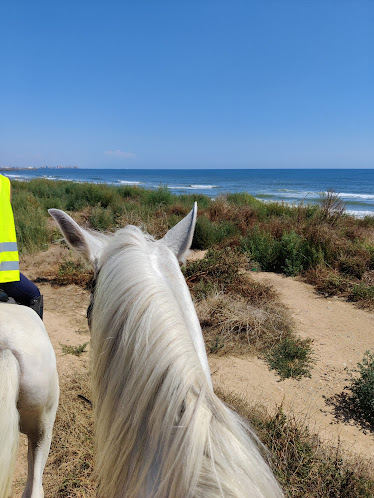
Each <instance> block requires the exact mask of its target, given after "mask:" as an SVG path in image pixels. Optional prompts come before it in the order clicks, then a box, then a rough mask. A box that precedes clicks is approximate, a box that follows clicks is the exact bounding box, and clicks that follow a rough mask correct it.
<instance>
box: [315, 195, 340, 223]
mask: <svg viewBox="0 0 374 498" xmlns="http://www.w3.org/2000/svg"><path fill="white" fill-rule="evenodd" d="M320 204H321V215H322V217H323V218H325V219H329V221H330V222H333V223H334V222H336V221H337V220H338V219H339V218H341V216H342V215H343V214H344V212H345V203H344V202H343V201H342V200H341V198H340V197H339V195H338V194H337V193H336V192H335V191H334V190H332V189H329V190H328V191H327V192H323V193H322V194H321V201H320Z"/></svg>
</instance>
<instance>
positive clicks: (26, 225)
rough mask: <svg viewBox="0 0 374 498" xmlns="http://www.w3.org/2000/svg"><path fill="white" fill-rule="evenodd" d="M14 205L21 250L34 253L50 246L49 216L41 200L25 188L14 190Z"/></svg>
mask: <svg viewBox="0 0 374 498" xmlns="http://www.w3.org/2000/svg"><path fill="white" fill-rule="evenodd" d="M12 206H13V213H14V222H15V226H16V232H17V242H18V249H19V251H20V252H27V253H33V252H37V251H40V250H42V249H47V247H48V230H47V217H46V213H45V212H44V211H43V209H42V207H41V205H40V203H39V200H38V199H37V198H36V197H35V196H34V195H33V194H32V193H31V192H27V191H25V190H20V191H16V192H13V196H12Z"/></svg>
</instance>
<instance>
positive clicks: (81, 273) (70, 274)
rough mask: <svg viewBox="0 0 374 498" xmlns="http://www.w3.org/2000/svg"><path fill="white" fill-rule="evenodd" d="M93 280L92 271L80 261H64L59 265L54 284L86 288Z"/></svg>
mask: <svg viewBox="0 0 374 498" xmlns="http://www.w3.org/2000/svg"><path fill="white" fill-rule="evenodd" d="M92 278H93V271H92V270H91V269H88V268H87V267H86V266H85V265H84V264H82V263H81V262H80V261H73V260H66V261H63V262H62V263H60V265H59V267H58V272H57V275H56V277H55V279H54V283H55V284H57V285H71V284H75V285H80V286H81V287H84V288H87V287H88V286H89V283H90V282H91V280H92Z"/></svg>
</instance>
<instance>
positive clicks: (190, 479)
mask: <svg viewBox="0 0 374 498" xmlns="http://www.w3.org/2000/svg"><path fill="white" fill-rule="evenodd" d="M169 238H170V237H169ZM168 258H173V259H174V260H175V265H176V270H177V272H179V274H176V273H175V267H173V264H172V261H171V259H169V260H168ZM164 260H167V264H166V266H163V263H162V261H164ZM169 265H171V266H172V268H170V275H168V276H165V268H166V272H167V268H168V267H169ZM97 269H98V276H97V284H96V289H95V293H94V304H93V310H92V322H91V335H92V340H91V351H92V384H93V393H94V398H95V423H96V435H97V448H98V457H97V467H98V474H99V496H102V497H104V496H105V497H106V496H110V497H113V498H114V497H118V498H119V497H124V496H126V498H138V497H146V496H147V497H152V498H165V497H170V498H171V497H183V498H192V497H196V498H217V497H218V496H222V497H225V498H227V497H236V498H238V497H249V496H251V497H260V496H263V497H276V496H282V492H281V490H280V488H279V485H278V483H277V482H276V480H275V478H274V477H273V475H272V473H271V471H270V469H269V467H268V465H267V464H266V463H265V461H264V460H263V458H262V456H261V454H260V452H259V449H258V444H257V438H256V437H255V436H254V435H253V433H252V432H251V430H250V429H249V428H248V427H247V426H246V425H245V424H244V422H243V421H242V420H241V419H240V417H238V416H237V415H236V414H235V413H234V412H233V411H231V410H230V409H228V408H227V407H226V406H225V405H224V404H223V403H222V402H221V401H220V400H219V399H218V398H217V397H216V396H215V394H214V393H213V390H212V388H211V384H210V379H209V378H208V377H207V374H206V371H205V369H204V367H203V365H202V362H201V361H200V359H199V356H198V354H197V350H196V344H194V341H193V339H192V338H191V334H190V331H189V329H188V325H187V324H186V320H185V311H184V304H185V303H183V302H179V300H178V299H177V298H176V296H178V292H173V287H174V286H175V287H178V286H180V285H183V286H186V283H185V281H184V279H183V276H182V275H181V272H180V270H179V268H178V265H177V262H176V259H175V256H173V255H172V254H171V252H170V250H169V249H168V248H167V247H166V246H164V245H163V244H162V242H161V241H155V240H154V239H152V238H151V237H150V236H149V235H146V234H144V233H143V232H142V231H141V230H140V229H138V228H136V227H131V226H128V227H126V228H124V229H121V230H119V231H118V232H116V233H115V235H114V236H112V237H110V239H108V242H107V245H106V247H104V248H103V250H102V252H101V253H100V257H99V258H98V261H97ZM186 290H187V287H186ZM200 334H201V331H200Z"/></svg>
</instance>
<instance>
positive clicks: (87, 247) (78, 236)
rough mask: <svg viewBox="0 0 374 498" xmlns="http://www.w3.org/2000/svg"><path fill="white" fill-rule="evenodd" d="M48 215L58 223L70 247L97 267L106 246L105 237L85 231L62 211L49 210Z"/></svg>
mask: <svg viewBox="0 0 374 498" xmlns="http://www.w3.org/2000/svg"><path fill="white" fill-rule="evenodd" d="M48 213H49V214H50V215H51V216H52V218H53V219H54V220H55V222H56V223H57V226H58V227H59V229H60V231H61V233H62V235H63V236H64V237H65V240H66V242H67V243H68V244H69V246H71V247H72V248H73V249H75V250H76V251H77V252H79V253H80V254H82V256H83V257H84V258H85V259H86V260H87V261H88V262H89V263H92V264H93V265H95V262H96V261H97V259H98V258H99V256H100V254H101V252H102V250H103V247H104V246H105V243H106V242H105V235H104V234H100V233H94V232H93V231H90V232H89V231H87V230H85V229H84V228H82V227H80V226H79V225H78V223H77V222H75V221H74V220H73V218H71V217H70V216H69V215H68V214H66V213H64V211H61V210H60V209H48Z"/></svg>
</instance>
